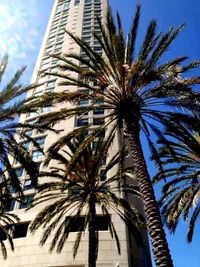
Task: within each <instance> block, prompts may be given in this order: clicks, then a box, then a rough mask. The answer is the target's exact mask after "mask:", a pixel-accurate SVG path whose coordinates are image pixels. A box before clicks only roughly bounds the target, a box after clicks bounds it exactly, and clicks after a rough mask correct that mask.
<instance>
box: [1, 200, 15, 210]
mask: <svg viewBox="0 0 200 267" xmlns="http://www.w3.org/2000/svg"><path fill="white" fill-rule="evenodd" d="M15 202H16V201H15V200H14V199H10V200H8V201H7V202H6V204H5V205H4V208H3V210H4V211H5V212H9V211H12V210H14V208H15Z"/></svg>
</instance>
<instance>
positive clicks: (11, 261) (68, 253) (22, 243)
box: [0, 0, 151, 267]
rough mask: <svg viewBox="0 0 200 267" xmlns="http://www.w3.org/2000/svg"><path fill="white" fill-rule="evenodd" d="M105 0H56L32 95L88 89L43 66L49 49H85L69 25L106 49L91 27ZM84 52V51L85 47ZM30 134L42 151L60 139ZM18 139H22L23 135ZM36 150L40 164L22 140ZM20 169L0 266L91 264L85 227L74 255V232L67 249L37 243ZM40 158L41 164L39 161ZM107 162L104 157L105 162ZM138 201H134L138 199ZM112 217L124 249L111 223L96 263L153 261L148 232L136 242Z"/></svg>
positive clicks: (67, 126) (88, 117)
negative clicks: (14, 221)
mask: <svg viewBox="0 0 200 267" xmlns="http://www.w3.org/2000/svg"><path fill="white" fill-rule="evenodd" d="M107 5H108V3H107V0H55V3H54V6H53V9H52V12H51V16H50V19H49V23H48V26H47V30H46V33H45V36H44V39H43V43H42V46H41V49H40V53H39V55H38V59H37V62H36V66H35V70H34V73H33V77H32V82H39V83H42V85H41V86H40V87H38V88H36V89H35V90H33V91H32V92H30V93H29V96H30V95H35V96H39V95H41V94H45V93H46V92H52V91H56V92H60V91H63V90H71V91H73V90H86V89H84V88H75V87H73V88H67V89H66V88H65V87H64V86H60V85H58V83H59V81H58V80H57V79H56V78H55V77H54V76H52V75H50V74H49V75H44V71H45V72H49V73H51V72H55V71H56V69H57V66H58V64H59V62H58V60H57V59H55V58H52V57H50V56H49V55H50V54H60V53H67V52H76V53H82V52H81V50H80V48H79V47H78V46H77V45H75V44H74V42H73V41H72V39H70V38H69V36H68V35H67V34H66V33H65V31H64V29H68V30H70V31H71V32H72V33H74V34H76V35H78V36H81V37H82V38H83V39H84V40H85V41H86V42H87V43H88V44H90V45H91V46H92V47H93V48H94V50H95V51H97V52H98V53H100V54H101V53H102V50H101V47H100V45H99V43H98V42H97V41H96V40H94V38H93V35H92V31H93V30H94V31H96V32H99V28H98V23H97V15H98V16H99V17H101V18H102V20H103V19H104V17H105V14H106V10H107ZM82 56H83V57H84V56H86V55H84V54H83V53H82ZM79 104H80V105H83V106H84V105H87V104H88V103H87V101H86V100H84V101H82V102H80V103H79ZM64 106H65V103H63V104H62V105H58V106H56V107H52V106H51V104H50V103H47V104H46V105H44V106H43V107H42V108H41V109H40V110H38V111H37V112H36V113H29V114H26V115H23V116H21V118H20V121H21V122H25V121H26V122H29V123H34V122H35V119H36V118H37V116H40V114H43V113H46V112H49V111H52V110H57V109H62V108H63V107H64ZM103 115H104V111H103V110H98V111H97V112H96V113H94V114H93V113H92V114H88V113H87V114H84V115H83V116H81V117H76V118H70V119H69V120H67V121H65V122H62V123H59V124H58V125H56V127H57V129H60V130H63V132H67V131H71V130H73V129H74V127H79V126H82V125H86V124H88V123H93V125H94V126H95V125H101V124H103V123H104V120H103ZM26 134H27V135H31V136H32V137H33V138H35V140H36V141H37V142H38V143H39V144H40V145H41V146H43V147H44V151H45V150H46V149H47V148H48V147H49V145H50V144H52V142H53V141H55V140H56V138H57V135H56V134H54V133H52V132H43V133H41V132H38V131H36V130H33V131H27V132H26ZM19 141H20V140H19ZM118 143H119V142H118V139H117V138H116V140H115V143H114V145H113V147H112V150H111V151H110V154H112V153H114V152H115V151H117V148H118V146H119V144H118ZM24 146H26V147H27V148H28V149H29V150H30V151H31V153H32V158H33V159H34V160H35V161H36V162H37V163H38V167H40V168H42V158H43V154H42V153H41V152H40V151H39V150H38V149H37V148H36V147H34V145H33V144H32V143H30V142H26V143H24ZM14 164H15V165H14V166H15V168H16V173H17V175H18V176H19V178H20V179H21V183H22V186H23V189H24V194H25V201H24V203H19V202H15V201H12V202H11V203H10V206H9V207H8V210H10V211H11V212H14V213H16V214H17V215H18V216H19V217H20V219H21V223H20V224H19V225H17V226H16V227H15V231H14V233H13V237H14V244H15V252H10V251H9V252H8V259H7V260H6V261H2V260H1V257H0V266H4V267H19V266H20V267H62V266H63V267H84V266H87V253H88V251H87V247H88V246H87V239H88V233H87V232H86V233H85V235H84V236H83V239H82V241H81V244H80V247H79V250H78V254H77V256H76V258H75V259H73V256H72V247H73V244H74V240H75V237H76V233H74V232H72V233H71V234H70V236H69V238H68V241H67V242H66V245H65V246H64V249H63V250H62V252H61V253H60V254H56V253H51V254H49V252H48V250H49V244H50V240H49V241H48V242H47V243H46V245H44V246H43V247H40V246H39V240H40V237H41V231H42V230H39V231H37V232H36V233H35V234H34V235H32V234H31V233H30V232H29V231H28V226H29V223H30V221H31V220H32V219H33V218H34V217H35V215H36V214H37V208H35V209H33V210H31V211H28V212H25V208H27V207H28V205H29V203H30V201H31V200H32V199H33V197H34V194H35V191H34V188H33V187H32V185H31V182H30V180H29V179H28V177H27V175H26V173H25V171H24V170H23V169H22V168H21V167H20V166H19V165H18V163H17V162H14ZM40 164H41V166H40ZM105 164H106V162H105ZM135 202H136V201H135ZM135 202H134V204H135V205H136V206H138V207H139V206H140V208H141V203H135ZM112 218H113V221H114V224H115V227H116V229H117V233H118V235H119V239H120V243H121V255H118V252H117V248H116V244H115V240H112V238H111V237H110V233H109V231H108V229H106V228H105V229H104V230H102V231H101V232H100V234H99V238H100V242H99V254H98V261H97V266H98V267H111V266H113V267H115V266H116V267H117V266H119V267H134V266H135V267H149V266H151V261H150V255H149V248H148V242H147V238H146V234H145V233H143V237H144V238H143V239H144V244H143V246H141V247H139V246H137V245H136V243H135V241H134V238H132V237H130V234H129V232H128V230H127V228H126V226H125V225H124V223H123V222H122V221H121V219H120V218H119V217H118V216H117V215H116V214H112Z"/></svg>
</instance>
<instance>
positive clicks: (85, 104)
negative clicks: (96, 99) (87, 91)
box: [79, 99, 89, 106]
mask: <svg viewBox="0 0 200 267" xmlns="http://www.w3.org/2000/svg"><path fill="white" fill-rule="evenodd" d="M88 104H89V100H88V99H81V100H80V101H79V106H88Z"/></svg>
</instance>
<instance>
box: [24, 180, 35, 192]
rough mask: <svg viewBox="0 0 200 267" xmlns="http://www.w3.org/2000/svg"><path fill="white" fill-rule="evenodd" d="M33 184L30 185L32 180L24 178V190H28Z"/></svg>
mask: <svg viewBox="0 0 200 267" xmlns="http://www.w3.org/2000/svg"><path fill="white" fill-rule="evenodd" d="M33 188H34V187H33V185H32V182H31V180H25V182H24V190H25V191H26V190H30V189H33Z"/></svg>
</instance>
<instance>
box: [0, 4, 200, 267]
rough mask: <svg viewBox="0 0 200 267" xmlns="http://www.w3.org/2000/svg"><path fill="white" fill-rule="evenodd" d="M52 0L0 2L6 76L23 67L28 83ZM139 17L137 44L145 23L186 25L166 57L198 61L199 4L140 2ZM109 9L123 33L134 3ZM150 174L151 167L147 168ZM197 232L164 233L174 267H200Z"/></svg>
mask: <svg viewBox="0 0 200 267" xmlns="http://www.w3.org/2000/svg"><path fill="white" fill-rule="evenodd" d="M53 2H54V1H53V0H29V1H26V0H12V1H9V0H0V57H2V55H3V54H4V53H5V52H7V53H9V55H10V64H9V75H10V74H11V73H13V72H14V71H15V70H16V69H17V68H18V67H19V66H22V65H27V70H26V73H25V76H24V78H23V81H24V82H26V83H28V81H30V78H31V73H32V71H33V67H34V63H35V61H36V57H37V54H38V52H39V48H40V44H41V41H42V37H43V34H44V31H45V27H46V25H47V21H48V17H49V14H50V10H51V7H52V5H53ZM140 3H141V4H142V16H141V23H140V33H139V38H138V45H139V43H140V41H141V40H142V38H143V33H144V31H145V29H146V27H147V24H148V23H149V21H150V20H151V19H153V18H155V19H157V21H158V30H161V31H165V30H167V29H168V28H169V27H170V26H176V27H177V26H179V25H180V24H182V23H186V27H185V29H184V30H183V31H182V32H181V33H180V35H179V37H178V38H177V39H176V41H175V42H174V44H173V45H172V46H171V48H170V50H169V51H168V54H167V57H168V56H169V57H178V56H182V55H187V56H189V57H190V59H199V58H200V30H199V29H200V14H199V11H200V1H199V0H192V1H190V3H189V4H188V2H187V1H185V0H177V1H174V0H168V1H163V0H141V1H140ZM110 4H111V6H112V8H113V10H116V9H118V10H119V12H120V14H121V16H122V19H123V23H124V27H125V29H126V31H127V30H128V29H129V25H130V22H131V18H132V15H133V13H134V10H135V5H136V1H135V0H110ZM150 171H151V165H150ZM199 227H200V225H199V224H198V229H197V231H196V235H195V238H194V240H193V243H192V244H189V245H188V244H187V243H186V241H185V234H186V226H185V224H184V223H182V224H181V225H179V227H178V231H177V232H176V234H175V236H170V235H169V233H167V237H168V241H169V245H170V249H171V253H172V256H173V260H174V264H175V266H176V267H188V266H192V267H199V266H200V255H199V248H200V239H199V238H198V235H197V233H198V230H199Z"/></svg>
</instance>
